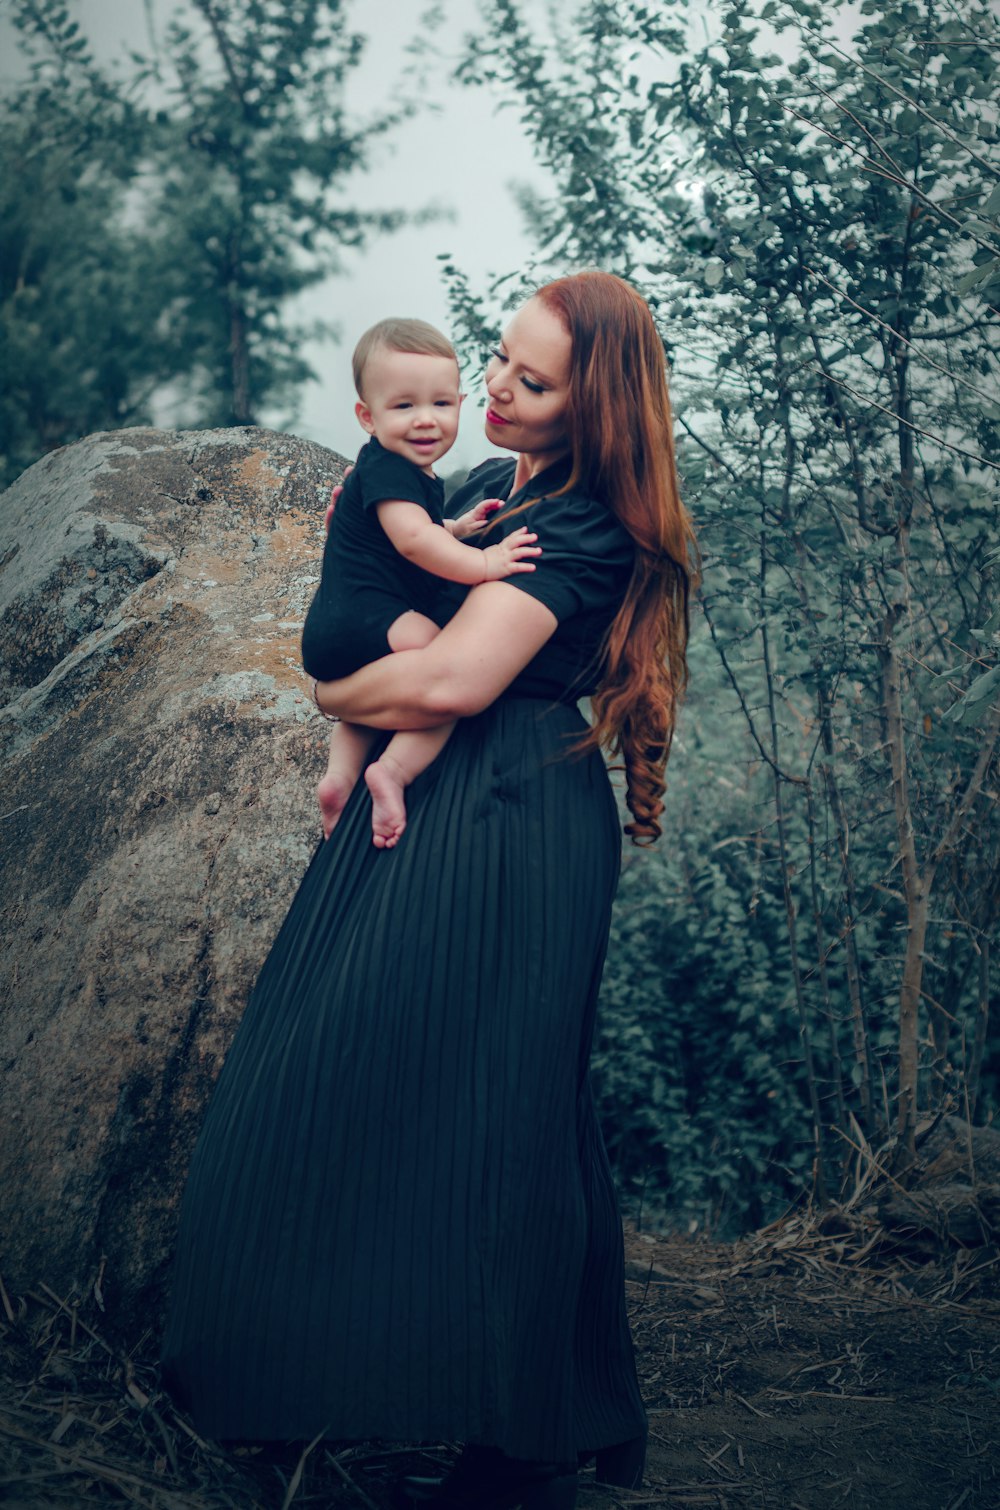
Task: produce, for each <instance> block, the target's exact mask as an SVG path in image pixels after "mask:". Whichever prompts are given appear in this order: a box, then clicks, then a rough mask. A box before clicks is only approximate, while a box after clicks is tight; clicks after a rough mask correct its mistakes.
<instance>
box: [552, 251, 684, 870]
mask: <svg viewBox="0 0 1000 1510" xmlns="http://www.w3.org/2000/svg"><path fill="white" fill-rule="evenodd" d="M536 297H537V298H539V299H541V301H542V302H543V304H545V305H546V306H547V307H548V308H549V309H551V310H552V311H553V312H554V313H556V314H558V316H559V317H560V319H561V320H562V321H563V323H564V324H565V326H566V329H567V330H568V331H569V334H570V338H571V340H572V344H573V351H572V364H571V377H570V390H569V404H568V409H567V430H568V436H569V443H570V451H571V455H572V460H573V470H572V474H571V476H570V479H569V481H568V482H567V484H566V490H567V491H568V490H569V489H571V488H576V487H579V488H581V489H582V490H583V491H584V492H586V493H588V494H589V495H590V496H591V497H596V498H599V499H601V500H602V501H603V502H604V503H606V504H607V506H608V508H609V509H610V510H611V512H612V513H613V514H614V515H615V516H616V518H618V519H619V520H620V521H621V523H622V524H623V525H624V526H625V528H626V529H627V530H628V532H629V534H630V535H631V536H632V539H633V540H634V542H635V564H634V566H633V569H632V578H631V581H630V582H629V586H628V590H627V592H626V594H625V598H624V601H623V602H622V606H621V608H620V609H619V610H618V613H617V614H616V616H615V618H614V621H613V622H612V624H611V627H610V629H609V630H608V633H607V635H606V637H605V642H604V647H603V667H602V674H601V682H600V686H599V688H598V691H597V692H596V693H595V695H594V697H593V698H592V700H591V706H592V709H593V715H594V726H593V728H592V730H591V732H590V734H589V735H588V736H587V737H586V739H585V740H584V742H583V748H593V747H595V746H601V747H603V748H604V749H606V750H609V751H610V752H611V754H612V755H621V756H622V758H623V760H624V765H625V779H626V787H627V791H626V802H627V804H628V808H629V811H630V812H631V814H632V822H631V823H627V824H626V825H625V832H626V833H627V834H629V835H630V836H631V838H632V840H633V842H634V843H636V844H651V843H653V841H654V840H656V839H658V838H659V837H660V833H661V828H660V825H659V823H658V821H657V819H658V818H659V816H660V814H661V813H662V812H663V801H662V797H663V792H664V788H665V785H666V781H665V771H666V764H667V757H668V756H669V754H670V745H671V741H672V739H673V733H674V724H675V722H676V717H677V709H678V705H679V703H680V700H681V697H682V696H683V693H684V689H685V687H686V686H687V676H688V673H687V642H688V633H689V629H690V595H691V590H692V588H693V587H694V586H695V585H696V582H697V569H696V563H697V561H698V547H697V543H696V540H695V534H694V528H693V526H692V523H691V519H690V516H689V515H688V512H687V510H686V509H685V507H684V505H683V503H682V502H681V498H680V489H679V487H678V482H677V468H676V463H675V459H674V437H673V419H672V416H671V412H670V397H669V394H668V392H667V370H666V358H665V354H664V350H663V343H662V341H661V340H660V338H659V336H658V334H657V331H656V326H655V325H654V324H653V317H652V315H651V314H650V312H649V307H648V305H647V304H646V302H645V300H644V299H643V298H642V297H641V295H640V294H639V293H637V292H636V290H635V289H634V288H633V287H632V286H631V284H629V283H626V282H625V281H624V280H623V279H621V278H617V277H615V276H614V275H613V274H612V273H603V272H596V271H595V272H584V273H575V274H573V275H571V276H570V277H567V278H559V279H557V280H556V281H555V282H554V283H548V284H546V285H545V286H544V287H543V288H540V289H539V290H538V293H537V295H536Z"/></svg>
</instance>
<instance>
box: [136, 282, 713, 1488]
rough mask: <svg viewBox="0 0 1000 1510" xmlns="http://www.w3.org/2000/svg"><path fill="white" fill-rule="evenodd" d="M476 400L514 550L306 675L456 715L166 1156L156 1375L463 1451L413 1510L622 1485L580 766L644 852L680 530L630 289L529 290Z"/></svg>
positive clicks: (278, 976) (251, 1406)
mask: <svg viewBox="0 0 1000 1510" xmlns="http://www.w3.org/2000/svg"><path fill="white" fill-rule="evenodd" d="M487 389H488V393H489V406H488V409H487V415H486V430H487V435H488V437H489V439H490V440H491V441H493V442H494V443H495V444H497V445H499V446H503V447H504V448H505V449H506V450H508V451H512V452H514V453H515V458H516V459H515V460H514V461H511V460H510V459H509V458H507V459H503V460H497V461H493V462H488V463H486V464H485V465H484V466H483V467H480V468H478V469H477V470H476V471H475V472H474V473H473V474H472V476H471V478H470V480H469V482H468V483H467V484H466V485H465V487H464V488H463V489H461V490H460V492H459V494H458V495H456V497H455V499H454V500H453V505H452V506H453V508H454V509H455V510H456V511H464V510H466V509H468V508H469V507H471V506H473V505H474V503H475V501H476V499H477V497H480V496H491V497H503V498H505V499H506V500H507V502H506V505H505V507H504V508H503V509H502V510H501V511H500V513H499V515H498V516H497V517H498V521H499V522H498V524H497V525H496V528H497V529H500V530H503V531H507V530H511V529H514V528H517V527H518V525H519V524H525V523H527V524H530V526H531V528H532V529H536V530H537V532H538V534H539V537H540V543H541V545H542V547H543V550H544V554H543V556H542V557H541V559H540V563H539V568H538V570H537V571H536V572H534V573H531V574H526V575H525V576H524V577H519V578H512V579H510V580H508V581H505V582H495V583H486V584H483V585H482V586H480V587H476V588H473V589H472V590H471V591H470V592H469V593H468V594H467V596H466V597H465V598H464V600H463V601H462V602H461V604H460V606H458V608H457V611H456V612H455V613H454V615H453V617H452V618H451V619H450V620H449V621H448V622H447V623H446V625H445V627H444V628H443V630H442V632H441V634H440V635H438V637H437V638H436V639H435V640H434V641H433V643H432V644H431V645H430V646H428V647H427V648H426V649H424V650H419V651H406V652H399V653H397V654H395V655H391V656H387V657H386V658H385V659H383V660H381V661H377V662H375V663H374V664H373V665H371V666H366V667H364V668H362V670H360V671H359V672H357V673H356V674H355V675H353V676H351V677H349V678H347V679H345V680H343V681H340V682H327V683H320V684H319V685H318V686H317V687H316V688H315V694H316V700H317V702H318V704H319V705H320V707H321V708H322V709H323V710H324V711H325V712H328V713H336V714H338V715H342V716H343V717H345V718H349V719H351V720H353V721H355V722H358V723H364V724H370V725H373V726H375V727H377V728H380V729H384V730H394V729H398V728H422V727H431V726H433V725H435V724H440V723H442V722H444V721H447V720H450V719H452V718H458V719H459V720H460V722H459V724H458V727H457V729H456V731H455V734H454V735H453V737H452V739H451V741H450V743H449V745H448V746H447V748H446V749H445V751H444V753H443V754H442V755H441V756H440V757H439V758H438V760H437V761H435V762H434V764H433V765H432V766H431V767H430V768H429V769H428V770H427V771H426V772H424V774H423V775H422V776H421V777H419V778H418V780H417V782H415V783H414V785H413V787H412V788H411V792H410V804H409V806H410V820H409V824H408V827H407V830H406V832H405V834H404V835H403V838H402V839H401V841H400V843H399V845H398V846H397V847H396V848H395V849H393V850H391V851H381V850H378V849H376V848H374V847H373V846H372V844H371V842H370V835H369V833H368V828H369V826H370V825H369V823H368V817H367V807H368V802H369V799H368V796H367V791H366V790H365V789H364V788H363V787H362V786H361V785H360V784H359V788H358V790H357V791H356V792H355V793H354V794H353V796H352V798H351V800H350V802H349V803H348V806H347V808H346V809H345V812H344V814H343V816H342V817H341V819H340V822H339V824H338V825H337V827H336V829H335V830H334V832H333V835H332V837H331V838H330V840H329V841H328V842H327V843H325V844H323V845H321V846H320V848H319V849H318V851H317V853H316V855H315V856H314V858H313V861H312V863H311V865H310V867H309V870H308V871H307V873H306V876H305V878H304V880H303V883H302V886H301V888H300V890H299V892H298V895H297V896H296V898H295V901H294V902H293V904H292V907H291V910H290V912H289V914H288V917H287V918H286V920H285V923H284V924H283V926H282V929H281V931H280V933H279V936H278V939H277V940H276V943H275V946H274V948H273V950H272V952H271V955H270V957H269V958H268V960H267V962H266V964H265V966H264V968H263V970H262V972H261V976H260V979H259V981H258V983H257V986H256V988H255V991H254V994H253V997H252V1000H251V1002H250V1005H249V1006H248V1009H247V1013H246V1016H245V1018H244V1021H243V1023H242V1025H241V1027H240V1031H239V1033H238V1034H237V1036H236V1039H235V1041H234V1044H233V1047H232V1049H231V1051H230V1054H229V1056H228V1058H227V1061H226V1065H225V1068H224V1071H223V1073H222V1076H221V1077H220V1081H219V1085H218V1088H217V1090H216V1093H215V1095H214V1097H213V1100H212V1103H211V1106H210V1108H209V1112H208V1115H207V1118H206V1124H205V1128H204V1131H203V1133H202V1137H201V1140H200V1142H199V1145H198V1148H197V1150H196V1153H195V1157H194V1160H193V1163H192V1170H191V1175H190V1179H189V1184H188V1189H187V1192H186V1194H185V1200H184V1209H183V1220H182V1233H181V1239H180V1243H179V1254H178V1262H177V1273H176V1282H175V1290H174V1300H173V1311H172V1315H171V1319H170V1324H169V1327H168V1333H167V1339H166V1344H165V1364H166V1369H167V1375H168V1379H170V1381H171V1382H172V1383H173V1385H174V1388H175V1390H176V1391H177V1393H178V1394H179V1395H180V1396H181V1398H183V1399H184V1400H185V1401H186V1403H188V1404H189V1405H190V1407H191V1409H192V1411H193V1413H194V1417H195V1420H196V1422H197V1423H198V1425H199V1427H200V1429H201V1430H202V1431H204V1432H205V1433H206V1434H208V1435H211V1436H216V1437H230V1438H232V1437H238V1438H245V1439H291V1438H296V1439H299V1438H309V1437H312V1436H314V1435H316V1434H317V1433H324V1434H326V1435H327V1436H330V1437H332V1438H336V1439H341V1440H344V1439H368V1438H373V1437H379V1438H387V1439H392V1440H440V1439H442V1438H443V1439H446V1440H454V1441H462V1442H465V1443H466V1444H469V1445H468V1446H467V1449H466V1451H465V1452H464V1453H463V1456H462V1458H461V1459H460V1460H459V1464H458V1467H457V1469H456V1470H455V1472H454V1473H453V1475H452V1476H451V1478H450V1479H449V1480H446V1481H445V1484H444V1485H443V1486H442V1487H441V1488H440V1489H439V1491H438V1493H437V1496H436V1500H435V1502H436V1503H437V1504H439V1505H440V1506H442V1507H445V1506H447V1507H449V1510H461V1507H465V1506H470V1507H471V1506H478V1507H493V1510H510V1507H514V1506H517V1505H521V1506H522V1507H523V1510H565V1507H568V1506H572V1505H573V1504H574V1503H575V1466H576V1460H577V1456H578V1455H579V1454H585V1453H588V1452H589V1453H591V1454H593V1453H596V1454H597V1466H598V1476H599V1477H601V1478H603V1479H604V1480H605V1481H606V1482H615V1483H623V1484H633V1483H637V1482H639V1481H640V1480H641V1475H642V1456H643V1444H644V1439H645V1417H644V1413H643V1407H642V1401H641V1398H640V1395H639V1390H638V1385H637V1381H636V1377H635V1368H634V1362H633V1357H632V1346H631V1340H630V1337H629V1331H628V1322H627V1318H626V1313H625V1304H624V1285H623V1272H622V1270H623V1265H622V1241H621V1224H620V1220H619V1217H618V1211H617V1205H616V1201H615V1194H614V1188H613V1185H612V1181H611V1176H610V1171H609V1168H608V1164H607V1158H606V1155H605V1153H604V1149H603V1145H602V1143H601V1139H600V1133H599V1131H598V1128H597V1123H596V1119H595V1115H594V1110H593V1105H592V1101H591V1097H590V1090H589V1082H588V1077H587V1063H588V1057H589V1052H590V1045H591V1039H592V1034H593V1026H594V1010H595V1003H596V997H597V989H598V985H599V981H600V975H601V968H602V965H603V959H604V952H605V948H606V944H607V935H608V927H609V920H610V911H611V902H612V898H613V895H614V890H615V885H616V881H617V873H618V865H619V851H620V835H619V830H618V821H617V814H616V809H615V804H614V800H613V797H612V794H611V789H610V786H609V783H608V779H607V776H606V774H605V769H604V764H603V761H602V760H601V758H600V755H599V753H598V749H597V746H598V744H600V743H604V744H607V745H610V746H611V747H612V748H616V749H618V750H620V752H621V753H622V755H623V756H624V763H625V769H626V775H627V783H628V795H627V800H628V804H629V807H630V810H631V812H632V815H633V821H632V822H631V823H630V824H628V825H627V832H629V833H631V834H632V836H633V838H635V839H636V840H637V841H641V840H651V839H654V838H655V837H657V835H658V834H659V832H660V830H659V825H658V823H657V818H658V816H659V814H660V812H661V811H662V802H661V800H660V797H661V793H662V791H663V769H664V765H665V762H666V757H667V752H668V750H669V746H670V738H671V733H672V729H673V721H674V713H675V708H676V703H677V700H678V698H679V696H680V694H681V692H682V690H683V686H684V681H685V663H684V652H685V645H686V638H687V604H688V591H689V583H690V571H689V566H688V559H689V553H690V552H691V550H692V548H693V536H692V532H691V527H690V523H689V521H688V518H687V516H686V514H685V512H684V509H683V507H682V505H681V503H680V501H679V498H678V494H677V486H676V477H675V471H674V463H673V450H672V441H671V431H670V411H669V402H668V398H667V389H666V379H665V371H664V358H663V349H662V345H661V343H660V341H659V339H658V337H657V335H656V331H655V328H654V326H653V322H652V319H651V317H650V314H649V311H648V309H647V307H646V305H645V304H644V302H643V301H642V300H641V298H640V297H639V296H638V294H636V292H635V291H634V290H633V289H632V288H630V287H629V285H628V284H626V283H623V282H622V281H621V280H620V279H617V278H614V277H612V276H611V275H609V274H605V273H598V272H592V273H581V274H577V275H575V276H574V277H570V278H566V279H562V280H560V281H558V282H556V283H552V284H549V285H548V286H547V287H545V288H543V289H541V290H540V291H539V293H538V294H536V295H535V297H534V298H532V299H530V300H529V301H528V303H527V304H525V305H524V307H523V308H522V309H521V310H520V311H519V312H518V313H517V314H516V315H515V316H514V318H513V319H512V321H511V322H510V324H509V326H508V327H507V329H506V331H505V333H504V339H503V341H502V343H501V344H500V345H499V346H498V348H497V350H496V351H495V352H494V354H493V356H492V358H491V360H490V363H489V366H488V368H487ZM585 694H586V695H592V706H593V713H594V727H593V729H588V727H587V725H586V724H585V723H584V721H583V720H582V719H581V717H580V715H579V713H578V711H577V709H576V700H577V699H578V698H579V697H580V696H582V695H585ZM376 753H377V752H376Z"/></svg>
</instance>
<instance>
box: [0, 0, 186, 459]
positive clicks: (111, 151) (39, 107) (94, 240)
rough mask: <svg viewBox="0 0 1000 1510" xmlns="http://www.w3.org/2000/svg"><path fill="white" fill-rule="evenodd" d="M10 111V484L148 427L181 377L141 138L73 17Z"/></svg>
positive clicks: (50, 41) (6, 167) (4, 289)
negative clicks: (167, 321) (163, 309)
mask: <svg viewBox="0 0 1000 1510" xmlns="http://www.w3.org/2000/svg"><path fill="white" fill-rule="evenodd" d="M50 22H51V24H50V26H49V28H48V31H47V35H46V47H47V53H46V57H45V59H44V60H42V59H36V61H35V66H34V68H33V73H32V78H31V81H30V82H29V83H27V84H25V85H22V86H20V87H19V88H18V89H16V90H15V91H13V92H12V94H11V95H9V96H8V97H7V98H6V99H5V100H4V101H3V107H2V112H0V165H2V169H0V366H2V369H3V372H4V375H5V382H4V387H3V392H2V394H0V487H3V486H6V484H7V483H8V482H10V481H12V480H13V478H14V477H16V476H17V475H18V473H19V472H20V471H22V470H23V468H24V467H26V466H28V465H29V464H30V463H31V462H32V461H34V460H36V459H37V457H38V456H39V455H40V454H41V453H42V452H43V451H46V450H51V449H52V448H53V447H55V446H60V445H64V444H65V443H66V442H67V441H70V440H74V439H76V438H77V437H78V436H79V435H83V434H86V433H87V432H88V431H92V430H102V429H111V428H116V427H117V426H120V425H127V424H137V423H142V422H143V421H144V420H146V419H147V418H148V412H149V411H148V405H149V400H150V397H151V395H152V393H153V391H154V390H155V388H156V387H157V386H158V384H160V383H162V382H163V381H164V380H165V379H168V378H170V377H171V376H172V375H173V373H174V371H175V355H174V353H173V352H172V350H171V348H170V345H169V344H168V343H167V342H165V341H163V340H160V339H159V338H158V334H157V319H158V316H159V308H158V306H157V302H156V297H155V292H154V286H155V278H154V277H153V276H152V266H151V264H152V261H153V259H152V257H151V248H150V245H149V242H148V238H146V237H145V236H144V235H143V234H142V232H141V230H139V229H137V228H135V227H130V225H129V223H128V218H127V215H126V203H127V197H128V191H129V185H130V183H131V181H132V178H133V175H134V171H135V161H136V158H137V156H138V154H139V150H140V145H139V144H140V143H141V139H142V128H141V123H140V122H139V121H138V120H137V118H136V115H135V112H134V110H133V109H132V107H131V105H130V104H129V102H128V100H126V99H125V98H120V97H115V96H114V95H112V94H110V93H109V92H108V91H107V90H104V89H103V88H102V85H101V81H100V79H99V77H98V76H96V75H95V74H94V72H93V69H92V60H91V58H90V55H89V52H88V51H87V48H86V44H85V43H84V42H83V40H82V39H81V38H80V37H79V36H78V35H77V34H76V28H75V27H74V26H73V23H72V22H70V21H69V19H68V16H65V17H59V16H53V17H52V18H50Z"/></svg>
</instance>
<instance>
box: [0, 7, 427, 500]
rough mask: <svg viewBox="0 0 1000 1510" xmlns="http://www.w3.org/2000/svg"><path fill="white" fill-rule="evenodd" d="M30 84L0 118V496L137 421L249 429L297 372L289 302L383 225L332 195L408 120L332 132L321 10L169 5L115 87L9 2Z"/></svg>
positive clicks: (334, 102)
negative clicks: (163, 24)
mask: <svg viewBox="0 0 1000 1510" xmlns="http://www.w3.org/2000/svg"><path fill="white" fill-rule="evenodd" d="M13 18H14V21H15V24H16V25H17V27H18V31H19V37H20V41H21V46H22V49H23V51H24V52H25V53H26V54H27V56H28V58H29V60H30V64H31V78H30V82H29V83H27V84H25V85H23V86H21V87H19V88H18V89H17V90H15V91H13V92H10V93H8V94H7V96H6V97H5V98H4V99H3V101H2V102H0V170H2V177H3V188H2V189H0V196H2V200H0V205H2V209H3V212H4V213H3V218H2V221H0V299H2V306H0V355H2V356H3V358H4V369H5V373H6V374H7V386H6V390H5V393H4V396H3V398H2V400H0V455H2V461H0V485H2V484H3V483H5V482H8V481H10V480H11V478H12V477H13V476H16V475H17V472H18V471H19V470H21V468H23V467H24V466H26V465H27V464H28V463H29V462H30V461H33V460H34V459H35V458H36V457H37V456H38V455H39V454H41V453H42V452H43V451H45V450H47V449H50V448H51V447H52V446H54V445H61V444H63V443H65V442H66V441H69V440H72V439H75V438H76V437H78V436H79V435H81V434H85V433H86V432H87V431H88V430H93V429H100V428H114V427H116V426H118V425H122V424H130V423H131V424H134V423H140V422H145V421H147V420H148V419H149V417H150V415H151V413H152V412H153V411H154V409H156V410H158V411H159V413H160V414H161V415H163V414H164V413H167V414H169V415H171V417H173V418H174V420H175V422H176V421H177V420H179V421H180V422H182V423H187V424H195V425H209V424H226V423H253V422H255V421H256V420H257V418H258V416H259V415H260V413H261V411H262V410H263V409H264V408H265V407H269V408H272V409H273V408H275V407H278V406H285V407H286V408H290V407H291V406H293V404H294V400H295V395H296V393H297V391H298V389H299V388H300V387H301V385H302V383H303V382H304V381H306V380H307V379H308V378H310V377H311V376H312V375H313V374H312V373H311V371H310V369H309V367H308V365H307V363H306V362H305V361H304V359H303V357H302V355H301V349H302V345H303V342H304V341H305V340H306V339H308V338H309V337H310V336H314V335H317V334H320V333H321V330H320V326H319V325H318V324H317V323H315V322H313V323H311V324H309V325H294V324H293V323H292V322H291V321H290V319H289V314H288V310H289V305H290V301H291V300H292V299H293V297H294V296H295V295H296V294H300V293H301V292H302V291H303V290H305V289H308V288H309V287H311V286H312V285H314V284H315V283H317V282H318V281H320V280H321V279H322V278H325V277H327V276H328V275H329V274H330V273H331V272H336V271H338V270H339V268H340V266H341V258H342V255H343V252H344V250H345V249H347V248H357V247H359V246H362V245H363V244H364V242H365V239H366V238H367V237H368V236H369V235H371V234H373V233H374V232H377V231H380V230H388V229H391V228H392V227H394V226H396V225H398V224H400V222H401V220H402V218H403V217H402V216H401V215H400V214H399V213H396V212H392V211H385V212H371V213H365V212H361V211H358V210H355V209H352V208H351V207H350V205H349V203H345V199H344V195H343V187H344V185H345V183H346V182H347V181H348V180H349V178H350V176H351V175H352V174H354V173H356V172H357V171H358V170H359V169H360V168H362V167H363V166H364V164H365V161H366V156H367V153H368V150H369V148H370V145H371V143H372V141H373V140H374V139H376V138H378V137H381V136H382V135H384V134H385V133H387V132H391V131H392V130H393V129H394V128H395V127H396V126H397V125H398V124H399V123H400V122H401V121H402V120H403V119H405V118H406V116H407V115H408V114H409V113H410V112H411V110H412V108H413V105H412V102H409V101H408V100H407V99H406V98H405V97H404V96H403V95H401V94H400V93H399V92H398V91H397V92H396V95H395V97H394V102H393V104H392V106H391V108H388V109H383V110H382V111H381V112H379V113H378V114H376V115H373V117H372V119H370V120H368V121H360V122H359V121H354V120H351V119H348V117H347V115H346V113H345V109H344V92H345V85H346V81H347V79H348V76H349V74H350V72H351V70H352V69H353V68H354V67H355V66H356V65H357V63H358V61H359V59H360V56H361V51H362V41H361V38H360V37H359V36H358V35H357V34H356V33H355V32H354V31H353V30H352V29H351V27H350V25H349V22H348V17H347V7H346V5H345V4H343V3H342V0H300V3H297V4H296V5H294V6H287V5H282V4H279V3H278V0H179V3H178V4H177V5H176V6H175V9H174V12H173V15H172V18H171V20H170V21H169V24H168V25H167V28H166V31H165V33H164V37H163V40H162V42H161V43H159V44H155V45H154V44H153V43H152V42H151V43H150V47H149V49H148V51H147V52H146V53H142V54H139V53H133V54H132V55H131V62H130V65H129V69H128V71H127V75H126V76H123V75H121V74H119V75H112V74H109V73H106V72H104V71H102V69H101V68H99V67H98V65H97V64H96V63H95V61H94V58H93V56H92V53H91V51H90V49H89V46H88V44H87V42H86V39H85V38H84V37H83V36H82V35H81V33H80V28H79V25H78V23H77V22H76V21H75V20H73V16H72V7H71V6H70V5H69V4H67V3H64V0H15V3H14V6H13Z"/></svg>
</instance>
